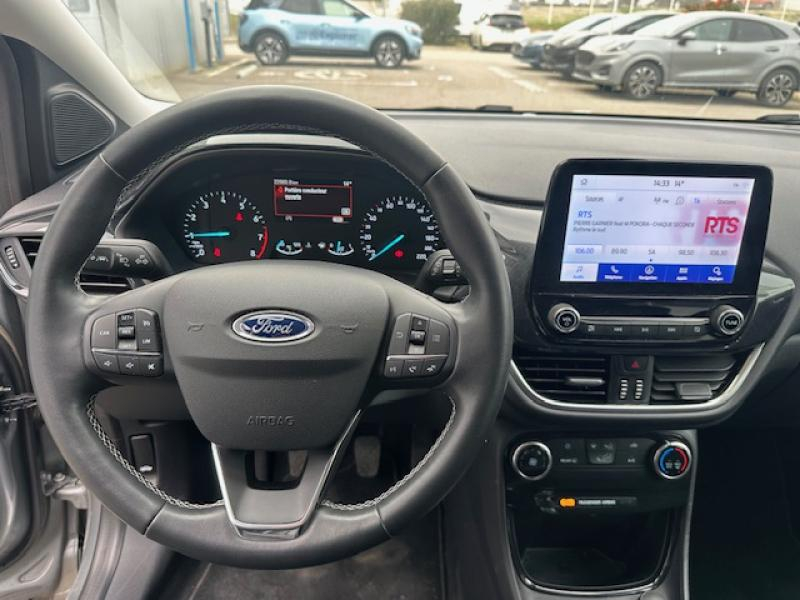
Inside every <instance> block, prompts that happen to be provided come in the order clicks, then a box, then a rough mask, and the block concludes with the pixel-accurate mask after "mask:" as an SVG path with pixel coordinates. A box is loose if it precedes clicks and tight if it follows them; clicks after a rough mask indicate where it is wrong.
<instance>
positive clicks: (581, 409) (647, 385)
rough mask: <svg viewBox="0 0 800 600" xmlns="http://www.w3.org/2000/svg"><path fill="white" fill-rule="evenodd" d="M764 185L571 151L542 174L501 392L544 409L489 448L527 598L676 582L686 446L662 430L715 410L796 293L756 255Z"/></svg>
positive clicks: (724, 170) (756, 178)
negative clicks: (574, 155)
mask: <svg viewBox="0 0 800 600" xmlns="http://www.w3.org/2000/svg"><path fill="white" fill-rule="evenodd" d="M771 195H772V175H771V172H770V171H769V169H766V168H764V167H759V166H753V165H730V164H709V163H703V164H699V163H669V162H653V161H628V160H573V161H568V162H566V163H564V164H562V165H561V166H560V167H559V168H558V169H557V171H556V173H555V174H554V176H553V180H552V181H551V184H550V189H549V192H548V198H547V204H546V206H545V210H544V212H543V215H542V219H541V222H540V230H539V235H538V240H537V242H536V248H535V254H534V256H533V259H532V262H533V264H532V271H531V276H530V284H529V287H528V289H527V290H526V291H525V295H526V298H525V306H524V309H523V310H522V311H520V307H519V306H517V310H518V312H524V313H525V314H522V315H518V316H517V323H516V330H517V343H516V347H515V350H514V364H513V366H512V385H511V394H510V395H511V397H512V398H514V397H517V398H519V397H521V398H522V399H523V401H522V402H519V403H518V408H521V409H523V410H525V409H527V410H528V414H529V415H534V416H539V417H543V418H545V419H546V420H541V421H537V422H536V423H538V426H537V425H533V423H531V426H529V427H527V428H525V427H524V426H521V427H516V428H514V429H512V430H510V431H508V432H507V433H506V436H505V437H504V438H503V440H502V441H501V442H499V443H500V444H502V446H501V447H500V448H498V451H499V452H500V453H501V456H502V463H503V465H504V467H503V468H504V471H505V481H506V486H505V503H506V507H505V514H506V519H507V522H508V529H509V532H510V533H509V535H510V546H511V556H512V560H513V561H514V565H515V568H516V571H517V575H518V576H519V578H520V579H521V581H522V582H523V584H524V587H527V588H528V589H529V590H530V589H532V590H534V591H535V592H536V593H538V594H539V595H537V596H531V597H537V598H538V597H545V596H546V595H547V594H554V595H561V596H565V595H566V596H569V595H575V596H581V597H585V596H595V597H607V596H614V595H620V594H628V593H629V594H642V593H645V592H648V591H650V590H659V591H662V590H664V589H670V590H675V589H676V587H675V585H676V584H675V583H674V582H671V583H668V582H667V581H668V578H669V577H678V579H679V580H680V577H682V575H676V573H677V574H679V573H680V570H681V569H682V568H683V567H682V565H683V561H682V553H684V552H686V534H687V532H688V527H689V514H690V507H691V494H692V489H693V481H694V476H695V468H694V461H695V460H696V458H697V456H698V454H699V448H698V446H697V438H696V434H695V431H694V430H692V429H683V428H682V429H674V428H669V429H666V428H665V427H672V426H673V425H675V426H678V427H687V426H688V427H692V426H693V425H694V424H695V423H696V424H699V423H701V422H702V418H706V417H707V415H710V414H718V413H716V412H715V411H718V410H721V409H724V408H725V407H726V404H728V403H730V402H731V399H732V398H734V397H735V396H736V395H737V390H738V389H739V387H740V386H741V385H742V384H743V382H744V381H745V379H746V378H747V375H748V373H749V372H750V370H751V369H752V368H753V365H754V364H755V362H756V361H757V358H758V356H759V353H760V352H761V350H762V348H763V346H764V344H765V343H766V342H767V340H768V338H769V336H770V335H771V332H772V331H773V330H774V323H777V322H779V321H780V319H781V316H782V314H783V312H782V311H784V310H785V309H786V305H787V304H788V302H787V301H786V300H787V299H788V298H789V297H791V294H792V292H793V286H792V285H791V282H790V281H788V280H787V278H785V277H782V275H781V273H780V271H779V270H778V269H771V268H769V266H768V265H765V263H764V249H765V242H766V235H767V226H768V221H769V214H770V202H771ZM529 268H530V267H529ZM709 419H710V418H709ZM637 597H638V596H637ZM664 597H669V598H671V597H673V593H672V592H670V593H669V594H667V596H664ZM674 597H677V596H674Z"/></svg>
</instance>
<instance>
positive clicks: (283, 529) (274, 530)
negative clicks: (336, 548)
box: [211, 411, 361, 539]
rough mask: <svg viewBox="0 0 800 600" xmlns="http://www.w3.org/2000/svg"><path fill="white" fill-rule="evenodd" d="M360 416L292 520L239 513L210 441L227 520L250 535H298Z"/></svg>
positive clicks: (359, 415) (220, 463) (260, 536)
mask: <svg viewBox="0 0 800 600" xmlns="http://www.w3.org/2000/svg"><path fill="white" fill-rule="evenodd" d="M360 418H361V411H358V412H356V414H355V415H353V418H352V419H351V420H350V423H349V424H348V425H347V428H346V429H345V430H344V433H342V435H341V437H340V438H339V439H338V440H337V442H336V444H335V445H334V447H333V450H332V451H331V454H330V457H329V458H328V460H327V461H326V463H325V465H324V466H323V467H322V469H321V471H320V473H319V476H318V481H317V482H316V484H315V487H314V491H313V493H312V494H311V496H310V499H309V502H308V504H307V506H306V507H305V509H304V511H303V514H302V516H301V517H300V518H299V519H297V520H295V521H292V522H289V523H249V522H247V521H242V520H240V519H238V518H237V517H236V514H235V513H234V510H233V506H232V502H231V496H230V494H231V491H230V489H229V486H228V485H227V483H226V479H225V473H224V472H223V467H222V460H221V458H220V448H219V447H218V446H217V445H216V444H211V454H212V456H213V457H214V472H215V473H216V476H217V482H218V483H219V489H220V490H221V491H222V500H223V502H224V504H225V513H226V514H227V515H228V520H229V521H230V522H231V525H233V528H234V529H235V530H236V533H237V534H238V535H239V536H241V537H246V536H248V535H250V536H258V537H259V538H264V537H274V538H278V539H286V538H293V537H296V536H297V535H299V533H300V529H301V528H302V527H303V525H305V524H306V523H307V522H308V521H309V520H310V519H311V516H312V515H313V514H314V511H315V510H316V508H317V505H318V504H319V499H320V496H321V495H322V492H323V490H324V489H325V485H326V484H327V483H328V479H329V478H330V475H331V472H332V470H333V467H334V465H336V464H337V462H338V459H339V457H340V456H341V453H342V452H343V451H344V450H345V449H346V448H347V442H349V440H350V437H351V436H352V434H353V432H354V431H355V429H356V425H357V424H358V421H359V419H360ZM305 468H306V469H307V468H308V464H306V467H305ZM305 476H306V471H305V469H304V471H303V475H301V481H302V478H303V477H305Z"/></svg>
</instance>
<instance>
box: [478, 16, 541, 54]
mask: <svg viewBox="0 0 800 600" xmlns="http://www.w3.org/2000/svg"><path fill="white" fill-rule="evenodd" d="M529 33H530V29H528V27H527V26H526V25H525V20H524V19H523V18H522V13H519V12H515V11H503V12H494V13H488V14H485V15H483V16H482V17H481V18H480V19H478V20H477V21H476V22H475V27H474V28H473V29H472V33H471V34H470V38H469V42H470V45H471V46H472V47H473V48H477V49H479V50H486V49H489V48H505V49H510V48H511V46H512V45H513V44H515V43H516V42H519V41H521V40H522V39H523V38H525V37H527V36H528V34H529Z"/></svg>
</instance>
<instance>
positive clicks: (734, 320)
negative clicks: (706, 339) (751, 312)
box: [711, 305, 744, 336]
mask: <svg viewBox="0 0 800 600" xmlns="http://www.w3.org/2000/svg"><path fill="white" fill-rule="evenodd" d="M711 326H712V327H713V328H714V331H716V332H717V333H718V334H719V335H725V336H731V335H736V334H737V333H739V332H740V331H741V330H742V327H743V326H744V315H743V314H742V311H740V310H739V309H738V308H735V307H733V306H728V305H723V306H718V307H717V308H715V309H714V311H713V312H712V313H711Z"/></svg>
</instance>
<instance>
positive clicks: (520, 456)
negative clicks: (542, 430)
mask: <svg viewBox="0 0 800 600" xmlns="http://www.w3.org/2000/svg"><path fill="white" fill-rule="evenodd" d="M511 466H512V468H513V469H514V470H515V471H516V472H517V474H518V475H519V476H520V477H522V478H523V479H527V480H528V481H538V480H539V479H542V478H544V477H545V476H546V475H547V474H548V473H549V472H550V468H551V467H552V466H553V455H552V454H551V453H550V448H548V447H547V445H545V444H544V443H542V442H525V443H524V444H520V445H519V446H517V448H516V450H514V453H513V454H512V455H511Z"/></svg>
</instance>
